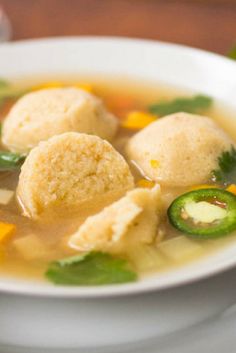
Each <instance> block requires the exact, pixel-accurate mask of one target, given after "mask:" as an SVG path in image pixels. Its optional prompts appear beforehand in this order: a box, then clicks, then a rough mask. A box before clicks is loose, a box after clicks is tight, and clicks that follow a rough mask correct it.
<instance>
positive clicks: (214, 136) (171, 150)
mask: <svg viewBox="0 0 236 353" xmlns="http://www.w3.org/2000/svg"><path fill="white" fill-rule="evenodd" d="M232 144H233V142H232V140H231V139H230V138H229V137H228V136H227V135H226V133H225V132H224V131H223V130H221V129H220V128H219V127H218V126H217V124H216V123H215V122H214V121H213V120H211V119H209V118H207V117H203V116H199V115H192V114H187V113H177V114H173V115H169V116H167V117H164V118H161V119H159V120H157V121H156V122H154V123H152V124H150V125H149V126H147V127H146V128H145V129H143V130H141V131H140V132H138V133H137V134H136V135H134V136H133V137H132V138H131V139H130V140H129V142H128V143H127V147H126V152H127V155H128V157H129V158H130V159H131V160H132V161H134V162H135V164H136V165H137V166H138V167H139V168H140V169H141V170H142V172H143V173H144V174H145V175H146V176H147V177H148V178H150V179H151V180H154V181H157V182H159V183H161V184H162V185H167V186H172V187H178V186H189V185H193V184H200V183H204V182H207V180H208V179H209V177H210V175H211V171H212V170H213V169H215V168H217V165H218V157H219V156H220V155H221V153H222V152H223V151H225V150H229V149H230V147H231V145H232Z"/></svg>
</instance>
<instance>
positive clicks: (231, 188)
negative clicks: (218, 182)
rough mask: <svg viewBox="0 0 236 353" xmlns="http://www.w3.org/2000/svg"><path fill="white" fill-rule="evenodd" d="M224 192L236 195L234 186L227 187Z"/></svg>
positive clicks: (235, 186)
mask: <svg viewBox="0 0 236 353" xmlns="http://www.w3.org/2000/svg"><path fill="white" fill-rule="evenodd" d="M226 190H227V191H229V192H231V193H232V194H234V195H236V185H235V184H231V185H229V186H228V187H227V189H226Z"/></svg>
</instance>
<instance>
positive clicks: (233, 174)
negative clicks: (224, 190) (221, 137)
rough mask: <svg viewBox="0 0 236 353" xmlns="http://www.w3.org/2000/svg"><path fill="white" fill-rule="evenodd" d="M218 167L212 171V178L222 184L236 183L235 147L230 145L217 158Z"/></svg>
mask: <svg viewBox="0 0 236 353" xmlns="http://www.w3.org/2000/svg"><path fill="white" fill-rule="evenodd" d="M218 166H219V167H218V169H215V170H213V171H212V180H213V181H214V182H217V183H221V184H223V185H229V184H235V183H236V149H235V148H234V147H233V146H232V147H231V150H230V151H225V152H223V153H222V154H221V156H220V157H219V158H218Z"/></svg>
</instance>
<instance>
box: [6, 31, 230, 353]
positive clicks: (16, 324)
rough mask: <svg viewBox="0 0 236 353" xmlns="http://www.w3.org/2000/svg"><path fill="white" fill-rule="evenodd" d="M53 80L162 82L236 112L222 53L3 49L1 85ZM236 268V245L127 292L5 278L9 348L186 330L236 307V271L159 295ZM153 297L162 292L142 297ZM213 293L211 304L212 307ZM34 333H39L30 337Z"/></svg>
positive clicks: (85, 41) (89, 41)
mask: <svg viewBox="0 0 236 353" xmlns="http://www.w3.org/2000/svg"><path fill="white" fill-rule="evenodd" d="M47 74H48V75H50V76H52V75H56V74H58V75H59V76H60V75H61V76H62V75H63V76H64V75H66V74H67V75H70V76H71V75H73V74H76V75H77V76H78V75H79V74H81V75H82V76H83V77H84V76H85V77H86V75H89V76H91V75H92V74H95V75H96V76H98V75H105V76H111V77H112V76H120V77H123V78H124V79H126V78H127V79H128V78H129V77H130V78H132V77H133V78H135V79H144V80H146V81H148V80H150V81H152V82H153V81H156V82H157V83H162V82H163V83H165V84H168V85H172V86H176V87H180V88H185V89H190V90H192V91H196V92H201V93H205V94H208V95H210V96H213V97H214V98H217V99H219V100H221V101H223V102H225V103H227V104H228V105H230V106H231V107H233V108H235V109H236V64H235V63H234V62H232V61H230V60H228V59H226V58H223V57H220V56H218V55H215V54H211V53H207V52H203V51H200V50H196V49H191V48H186V47H183V46H177V45H171V44H165V43H159V42H154V41H144V40H133V39H120V38H89V37H81V38H61V39H46V40H34V41H23V42H16V43H9V44H2V45H1V46H0V77H1V76H3V77H6V78H9V79H15V78H16V77H17V78H18V77H24V76H27V77H28V76H29V77H33V76H34V75H37V77H38V76H40V75H42V76H46V75H47ZM235 264H236V243H234V244H231V246H229V247H225V248H224V249H222V251H220V252H217V253H215V254H212V255H211V256H209V257H207V258H204V259H202V260H201V261H198V262H196V263H192V264H189V265H186V266H185V267H182V268H178V269H174V270H172V271H169V272H168V273H163V274H158V276H152V277H149V278H146V279H144V280H142V281H139V282H137V283H132V284H125V285H119V286H114V285H113V286H104V287H92V288H91V287H77V288H71V287H55V286H53V285H51V284H47V283H45V284H44V283H37V282H35V283H32V282H27V281H21V280H15V279H11V278H7V279H6V278H0V292H1V295H0V299H1V300H0V327H1V329H0V344H5V345H15V346H25V347H26V346H40V345H42V344H44V345H45V346H51V347H59V346H60V347H63V346H64V347H90V346H102V347H103V346H104V345H107V344H120V343H127V342H134V341H136V340H141V339H145V338H149V337H153V336H156V335H161V334H163V333H167V332H171V331H173V330H174V329H176V328H177V327H178V328H183V327H185V326H186V325H189V324H193V323H196V322H198V321H200V320H202V319H205V318H206V317H209V316H211V315H213V314H216V313H218V312H219V311H221V310H223V309H224V308H225V307H226V306H228V305H229V304H231V303H233V301H234V296H235V293H234V291H233V290H232V288H231V287H232V286H233V284H232V281H231V277H232V273H233V272H229V273H228V274H227V275H225V276H223V277H222V276H221V277H218V278H211V279H210V280H209V281H204V282H203V283H201V285H200V284H199V283H195V284H192V285H191V286H189V285H188V286H184V287H181V288H177V289H172V290H168V291H167V290H166V291H164V292H163V291H161V292H160V290H161V289H162V290H163V289H168V288H170V287H174V286H177V285H180V284H182V285H183V284H186V283H188V282H193V281H196V280H199V279H203V278H205V277H208V276H210V275H213V274H217V273H219V272H222V271H224V270H226V269H229V268H231V267H233V266H234V265H235ZM219 278H221V280H220V281H219ZM222 278H224V281H225V288H226V289H224V288H223V289H222V286H221V283H222V282H221V281H222ZM214 286H215V287H214ZM229 288H231V290H229ZM220 290H221V292H220ZM150 291H155V292H154V294H150V293H147V294H145V295H140V294H141V293H143V292H150ZM157 291H158V292H157ZM222 292H223V293H222ZM183 293H185V295H184V294H183ZM190 293H191V295H190ZM204 293H205V294H204ZM207 293H209V294H210V295H211V297H212V298H211V300H210V301H209V297H208V295H207ZM137 294H139V295H137ZM222 294H223V295H222ZM118 295H119V297H118ZM204 295H205V297H204ZM199 296H200V297H201V298H200V299H199ZM108 297H109V298H108ZM39 298H40V299H39ZM173 298H175V300H174V301H173ZM186 298H187V300H186ZM194 303H196V305H194ZM200 303H201V305H200ZM195 308H197V310H195ZM175 318H176V319H175ZM170 323H171V324H170ZM2 327H4V328H3V329H2ZM16 328H17V329H16ZM12 331H14V335H12ZM27 331H30V335H26V334H25V332H27ZM91 332H92V334H91ZM94 333H96V334H94ZM91 335H92V336H93V338H92V339H91Z"/></svg>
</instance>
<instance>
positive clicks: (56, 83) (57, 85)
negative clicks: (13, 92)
mask: <svg viewBox="0 0 236 353" xmlns="http://www.w3.org/2000/svg"><path fill="white" fill-rule="evenodd" d="M63 86H64V85H63V83H62V82H60V81H49V82H45V83H42V84H39V85H37V86H34V87H32V90H33V91H38V90H40V89H48V88H62V87H63Z"/></svg>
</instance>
